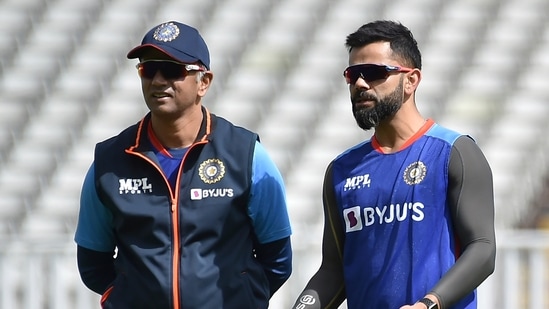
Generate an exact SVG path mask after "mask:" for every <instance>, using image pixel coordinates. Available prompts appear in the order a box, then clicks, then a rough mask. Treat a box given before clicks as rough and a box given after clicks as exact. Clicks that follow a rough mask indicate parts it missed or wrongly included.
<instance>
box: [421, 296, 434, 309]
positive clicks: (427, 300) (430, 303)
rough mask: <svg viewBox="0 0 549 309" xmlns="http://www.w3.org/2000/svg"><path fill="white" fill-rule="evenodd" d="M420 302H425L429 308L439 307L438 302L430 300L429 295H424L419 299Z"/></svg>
mask: <svg viewBox="0 0 549 309" xmlns="http://www.w3.org/2000/svg"><path fill="white" fill-rule="evenodd" d="M418 303H422V304H424V305H425V306H427V309H438V305H437V303H435V302H434V301H432V300H430V299H429V298H427V297H424V298H422V299H420V300H418Z"/></svg>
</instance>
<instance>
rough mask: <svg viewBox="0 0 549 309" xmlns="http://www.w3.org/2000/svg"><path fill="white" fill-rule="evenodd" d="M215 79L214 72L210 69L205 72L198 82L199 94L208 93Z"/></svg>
mask: <svg viewBox="0 0 549 309" xmlns="http://www.w3.org/2000/svg"><path fill="white" fill-rule="evenodd" d="M212 80H213V73H212V72H210V71H206V72H205V73H204V76H202V79H200V81H199V82H198V84H199V85H198V95H199V96H201V97H203V96H204V95H206V92H208V89H209V88H210V85H211V84H212Z"/></svg>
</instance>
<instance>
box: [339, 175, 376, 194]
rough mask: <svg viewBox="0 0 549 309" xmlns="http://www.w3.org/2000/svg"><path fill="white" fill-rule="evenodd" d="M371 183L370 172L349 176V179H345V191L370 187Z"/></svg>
mask: <svg viewBox="0 0 549 309" xmlns="http://www.w3.org/2000/svg"><path fill="white" fill-rule="evenodd" d="M370 183H371V180H370V174H364V175H359V176H353V177H349V178H347V180H345V186H344V187H343V191H348V190H356V189H362V188H364V187H370Z"/></svg>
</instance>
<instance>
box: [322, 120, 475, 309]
mask: <svg viewBox="0 0 549 309" xmlns="http://www.w3.org/2000/svg"><path fill="white" fill-rule="evenodd" d="M459 136H460V134H458V133H456V132H454V131H451V130H448V129H446V128H443V127H441V126H439V125H437V124H435V123H433V122H432V121H429V122H428V123H427V124H426V125H425V126H424V128H422V130H421V132H418V134H417V135H416V136H414V137H413V138H412V139H411V141H410V143H409V144H408V145H407V146H405V147H404V148H403V149H401V150H399V151H397V152H395V153H383V152H382V151H381V149H380V148H379V145H376V141H375V140H371V141H367V142H364V143H362V144H360V145H357V146H356V147H353V148H351V149H349V150H347V151H346V152H344V153H343V154H341V155H340V156H339V157H338V158H336V159H335V160H334V164H333V184H334V191H335V195H336V200H337V204H338V207H339V211H340V215H341V219H342V223H343V226H344V230H345V247H344V253H343V259H344V277H345V288H346V292H347V302H348V306H349V308H361V309H367V308H368V309H369V308H372V309H374V308H375V309H379V308H399V307H400V306H402V304H412V303H414V302H415V301H416V300H417V299H420V298H422V297H423V296H424V295H425V294H426V293H427V292H428V291H430V290H431V289H432V288H433V287H434V285H435V284H436V283H437V282H438V281H439V280H440V278H441V277H442V276H443V275H444V274H445V273H446V272H447V271H448V270H449V269H450V267H452V265H454V264H455V261H456V259H457V257H458V256H459V254H460V253H461V252H460V248H459V243H457V241H456V239H457V237H456V235H455V233H454V228H453V226H452V220H451V217H450V211H449V207H447V200H446V199H447V189H448V164H449V160H450V154H451V150H452V145H453V143H454V142H455V140H456V139H457V138H458V137H459ZM475 298H476V295H475V293H474V292H473V293H471V294H470V295H467V296H466V297H464V298H463V299H462V300H461V301H460V302H458V303H457V304H455V305H454V306H452V309H458V308H459V309H465V308H466V309H473V308H476V300H475Z"/></svg>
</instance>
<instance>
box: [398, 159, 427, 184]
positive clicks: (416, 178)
mask: <svg viewBox="0 0 549 309" xmlns="http://www.w3.org/2000/svg"><path fill="white" fill-rule="evenodd" d="M426 174H427V167H426V166H425V164H424V163H423V162H421V161H416V162H413V163H411V164H410V165H408V166H407V167H406V169H405V170H404V175H403V177H404V182H406V184H409V185H411V186H412V185H417V184H419V183H420V182H422V181H423V179H425V175H426Z"/></svg>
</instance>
